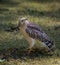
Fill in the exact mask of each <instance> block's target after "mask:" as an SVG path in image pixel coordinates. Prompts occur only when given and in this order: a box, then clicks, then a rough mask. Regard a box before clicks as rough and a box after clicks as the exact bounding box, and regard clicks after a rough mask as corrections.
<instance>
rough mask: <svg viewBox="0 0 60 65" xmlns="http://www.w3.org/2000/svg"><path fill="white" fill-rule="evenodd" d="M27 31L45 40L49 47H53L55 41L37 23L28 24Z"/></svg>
mask: <svg viewBox="0 0 60 65" xmlns="http://www.w3.org/2000/svg"><path fill="white" fill-rule="evenodd" d="M26 32H27V34H28V35H29V36H30V37H31V38H33V39H37V40H40V41H42V42H44V43H45V44H46V45H47V46H48V47H49V48H52V46H53V42H52V41H51V40H50V38H49V37H48V35H47V34H46V33H45V32H44V31H43V30H42V29H41V28H40V27H39V26H38V25H37V24H33V23H29V24H28V25H27V28H26Z"/></svg>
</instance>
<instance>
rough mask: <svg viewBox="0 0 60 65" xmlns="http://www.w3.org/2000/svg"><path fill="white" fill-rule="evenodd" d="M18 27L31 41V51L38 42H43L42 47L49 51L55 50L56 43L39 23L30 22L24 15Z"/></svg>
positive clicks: (29, 41)
mask: <svg viewBox="0 0 60 65" xmlns="http://www.w3.org/2000/svg"><path fill="white" fill-rule="evenodd" d="M18 28H19V29H20V32H21V34H22V35H23V37H24V38H25V39H26V40H27V41H28V43H29V53H30V52H31V51H32V49H33V47H34V46H35V44H37V45H38V43H39V44H41V47H42V48H44V50H47V51H49V52H53V51H54V48H55V44H54V43H53V41H52V40H51V39H50V38H49V36H48V35H47V34H46V33H45V32H44V31H43V30H42V28H41V27H40V26H39V25H37V24H35V23H32V22H30V21H29V20H28V19H27V18H25V17H22V18H20V20H19V23H18ZM38 46H39V45H38Z"/></svg>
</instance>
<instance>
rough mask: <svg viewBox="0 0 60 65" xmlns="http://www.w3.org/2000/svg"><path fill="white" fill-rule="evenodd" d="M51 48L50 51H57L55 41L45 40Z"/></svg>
mask: <svg viewBox="0 0 60 65" xmlns="http://www.w3.org/2000/svg"><path fill="white" fill-rule="evenodd" d="M44 43H45V44H46V46H47V47H48V49H49V52H55V44H54V42H53V41H46V42H44Z"/></svg>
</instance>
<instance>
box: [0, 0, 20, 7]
mask: <svg viewBox="0 0 60 65" xmlns="http://www.w3.org/2000/svg"><path fill="white" fill-rule="evenodd" d="M0 4H5V5H10V6H17V5H18V4H20V3H19V2H16V1H13V0H0Z"/></svg>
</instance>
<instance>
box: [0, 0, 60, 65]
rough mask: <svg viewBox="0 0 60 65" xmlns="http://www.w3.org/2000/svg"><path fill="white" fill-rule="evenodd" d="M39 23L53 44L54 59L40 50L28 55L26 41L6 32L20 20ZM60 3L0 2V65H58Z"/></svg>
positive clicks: (34, 0) (46, 0)
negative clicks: (23, 18)
mask: <svg viewBox="0 0 60 65" xmlns="http://www.w3.org/2000/svg"><path fill="white" fill-rule="evenodd" d="M22 16H24V17H27V18H28V19H30V21H32V22H35V23H37V24H39V26H41V27H42V28H43V30H44V31H45V32H46V33H47V34H48V35H49V36H50V38H51V39H52V40H53V41H54V43H55V44H56V54H54V55H53V56H51V55H46V54H42V53H40V52H39V51H37V50H36V51H35V52H34V53H32V54H30V55H27V54H26V53H27V51H26V48H27V47H28V43H27V41H26V40H25V39H24V38H23V37H22V36H21V34H20V33H19V32H16V31H14V32H7V31H5V30H6V29H10V27H14V26H16V25H17V23H18V20H19V18H20V17H22ZM59 43H60V1H59V0H17V1H16V0H5V1H4V0H1V1H0V58H2V59H4V58H5V59H6V60H5V61H4V62H0V65H60V45H59Z"/></svg>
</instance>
